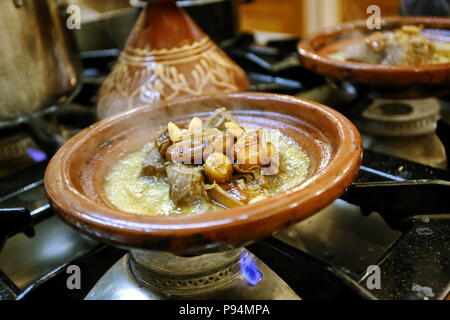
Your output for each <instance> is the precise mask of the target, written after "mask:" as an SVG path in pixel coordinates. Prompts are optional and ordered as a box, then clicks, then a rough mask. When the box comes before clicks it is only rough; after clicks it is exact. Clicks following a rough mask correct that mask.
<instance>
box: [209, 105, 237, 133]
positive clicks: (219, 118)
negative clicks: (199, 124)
mask: <svg viewBox="0 0 450 320" xmlns="http://www.w3.org/2000/svg"><path fill="white" fill-rule="evenodd" d="M230 121H234V120H233V117H232V116H231V114H230V113H229V112H228V110H227V108H220V109H216V110H214V112H212V113H211V114H210V115H209V117H208V119H207V120H206V122H205V127H206V128H216V129H219V130H225V129H226V128H225V123H227V122H230Z"/></svg>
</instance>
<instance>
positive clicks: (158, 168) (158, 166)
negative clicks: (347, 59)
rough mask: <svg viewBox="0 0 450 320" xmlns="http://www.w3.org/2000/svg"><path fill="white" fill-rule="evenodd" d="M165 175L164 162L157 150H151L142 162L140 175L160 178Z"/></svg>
mask: <svg viewBox="0 0 450 320" xmlns="http://www.w3.org/2000/svg"><path fill="white" fill-rule="evenodd" d="M165 173H166V160H165V159H164V158H163V157H162V156H161V154H160V153H159V151H158V149H157V148H156V147H155V148H152V149H151V150H150V152H149V153H148V154H147V156H146V157H145V159H144V160H143V161H142V169H141V175H143V176H162V175H164V174H165Z"/></svg>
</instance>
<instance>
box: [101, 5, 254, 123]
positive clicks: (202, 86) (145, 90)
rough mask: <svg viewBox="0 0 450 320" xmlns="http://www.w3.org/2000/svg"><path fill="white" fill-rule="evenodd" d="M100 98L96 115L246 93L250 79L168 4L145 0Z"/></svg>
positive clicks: (181, 10)
mask: <svg viewBox="0 0 450 320" xmlns="http://www.w3.org/2000/svg"><path fill="white" fill-rule="evenodd" d="M147 2H148V5H147V6H146V8H145V9H144V10H143V12H142V14H141V16H140V17H139V19H138V21H137V23H136V25H135V27H134V29H133V31H132V32H131V34H130V36H129V38H128V41H127V43H126V45H125V48H124V49H123V51H122V54H121V56H120V58H119V61H118V62H117V64H116V66H115V67H114V68H113V70H112V72H111V74H110V75H109V76H108V77H107V79H106V80H105V82H104V84H103V86H102V87H101V89H100V91H99V96H98V115H99V117H100V118H106V117H108V116H110V115H113V114H116V113H119V112H121V111H125V110H129V109H132V108H136V107H141V106H146V105H148V104H150V103H152V102H155V101H158V100H169V99H174V98H182V97H189V96H199V95H204V94H213V93H221V92H236V91H242V90H245V89H246V88H247V86H248V79H247V76H246V75H245V73H244V71H243V70H242V69H241V68H240V67H239V66H237V65H236V64H235V63H234V62H233V61H232V60H231V59H230V58H229V57H228V56H227V55H226V54H225V53H224V52H223V51H222V50H221V49H220V48H219V47H218V46H217V45H216V44H214V43H213V42H212V41H211V39H210V38H209V37H208V36H207V35H206V34H205V33H204V32H203V31H202V30H200V28H199V27H198V26H197V25H196V24H195V22H194V21H193V20H192V19H191V18H190V17H189V16H188V15H187V14H186V13H185V12H184V11H183V9H181V8H179V7H177V5H176V4H175V1H171V0H149V1H147Z"/></svg>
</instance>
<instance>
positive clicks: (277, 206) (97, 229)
mask: <svg viewBox="0 0 450 320" xmlns="http://www.w3.org/2000/svg"><path fill="white" fill-rule="evenodd" d="M210 98H221V99H224V98H233V99H242V101H246V100H247V101H250V100H253V99H257V100H261V99H263V100H271V101H274V102H279V103H280V104H283V103H286V108H287V107H291V105H292V103H294V104H296V105H298V106H302V105H303V106H304V107H305V109H307V108H309V109H313V110H314V112H318V113H321V114H322V115H324V116H325V117H326V118H327V119H328V120H329V121H330V123H333V124H334V125H335V129H336V130H337V132H338V135H339V143H338V144H339V148H338V149H337V150H335V151H334V153H333V154H332V158H331V160H330V161H329V163H328V164H327V166H325V167H324V168H323V169H321V170H319V172H317V173H316V174H314V175H313V176H312V177H310V178H309V179H307V180H306V181H304V182H303V183H302V184H300V185H299V186H297V187H295V188H293V189H291V190H288V191H286V192H283V193H281V194H278V195H276V196H274V197H271V198H268V199H265V200H262V201H259V202H257V203H254V204H251V205H246V206H244V207H239V208H234V209H229V210H221V211H217V212H211V213H206V214H201V215H190V216H145V215H137V214H131V213H126V212H123V211H120V210H117V209H114V208H111V207H106V206H103V205H100V204H97V203H96V202H95V201H93V200H91V199H89V198H88V197H86V196H85V195H83V194H82V193H81V192H80V191H79V190H78V189H77V187H76V186H75V185H74V182H73V181H72V180H71V178H70V174H69V169H70V168H69V167H68V162H69V160H70V157H71V155H72V154H74V153H76V152H77V151H78V149H79V148H80V147H81V146H82V145H83V143H84V142H85V141H87V140H88V139H90V138H91V137H93V136H95V135H96V134H97V133H98V132H99V131H100V130H101V129H102V128H105V127H111V126H114V125H115V124H117V123H120V121H121V120H124V119H126V118H129V117H132V116H133V115H135V114H139V113H142V112H145V111H147V110H148V107H142V108H137V109H133V110H130V111H127V112H124V113H121V114H118V115H116V116H113V117H110V118H107V119H105V120H102V121H100V122H98V123H96V124H94V125H92V126H90V127H89V128H86V129H85V130H83V131H82V132H80V133H79V134H77V135H76V136H75V137H73V138H72V139H71V140H69V141H68V142H67V143H66V144H65V145H64V146H63V147H61V149H60V150H59V151H58V152H57V153H56V155H55V156H54V157H53V158H52V159H51V161H50V163H49V165H48V167H47V170H46V172H45V188H46V192H47V195H48V197H49V199H50V202H51V204H52V205H53V207H54V208H55V209H56V210H57V211H58V212H59V213H60V215H61V217H62V218H63V219H64V220H65V221H66V222H68V223H69V224H70V225H72V226H74V227H76V228H78V229H79V230H81V231H83V232H85V233H87V234H88V235H90V236H92V237H94V238H97V239H99V240H101V241H105V242H109V243H112V244H115V245H120V246H125V247H139V248H147V249H151V248H153V244H154V243H156V242H158V241H164V240H165V239H176V240H177V241H181V243H182V242H183V241H189V239H190V238H191V237H194V238H195V237H200V238H202V237H206V239H208V240H204V239H203V238H202V239H203V240H204V241H206V243H205V244H204V247H205V248H206V247H208V243H209V246H210V247H211V248H213V247H221V248H222V249H223V248H225V247H227V248H231V247H236V246H239V245H243V244H248V243H250V242H252V241H254V240H257V239H260V238H263V237H265V236H269V235H270V234H272V233H273V232H275V231H278V230H279V229H280V228H278V229H274V230H272V229H271V228H270V227H268V228H266V229H268V230H266V229H264V230H251V231H250V232H248V234H239V235H236V234H234V233H233V229H234V228H236V227H244V226H245V225H247V224H251V223H252V222H258V223H259V222H264V223H267V225H268V226H270V225H271V221H275V220H274V218H275V217H276V218H277V223H275V225H280V222H279V220H278V219H280V217H281V216H283V218H282V223H283V226H284V227H287V226H288V225H290V224H292V223H294V222H297V221H300V220H302V219H304V218H306V217H308V216H310V215H311V214H313V213H315V212H317V211H318V210H320V209H322V208H324V207H326V206H327V205H329V204H330V203H331V202H333V201H334V200H335V199H336V198H338V197H339V196H340V195H341V194H342V193H344V192H345V190H346V188H347V187H348V186H349V185H350V184H351V182H352V181H353V179H354V178H355V176H356V173H357V172H358V169H359V166H360V163H361V158H362V146H361V137H360V135H359V132H358V130H357V129H356V128H355V126H354V125H353V124H352V123H351V122H350V121H349V120H348V119H347V118H345V117H344V116H343V115H341V114H340V113H338V112H337V111H335V110H334V109H331V108H329V107H326V106H324V105H321V104H319V103H316V102H312V101H309V100H305V99H300V98H295V97H291V96H284V95H277V94H263V93H247V92H246V93H237V94H220V95H211V96H201V97H194V98H189V99H180V100H183V101H189V102H192V103H195V102H201V101H205V100H208V99H210ZM172 103H173V101H171V102H169V103H168V104H172ZM164 107H165V104H162V105H161V106H160V107H159V108H164ZM242 110H245V108H243V109H242ZM147 112H148V111H147ZM306 204H308V210H306V211H302V210H300V211H299V210H295V209H298V208H299V206H306ZM283 213H284V215H283ZM199 241H200V242H201V240H199ZM194 242H195V241H194ZM168 250H170V249H168ZM174 250H175V249H174ZM174 250H172V251H174ZM175 251H176V250H175Z"/></svg>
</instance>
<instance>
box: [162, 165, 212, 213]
mask: <svg viewBox="0 0 450 320" xmlns="http://www.w3.org/2000/svg"><path fill="white" fill-rule="evenodd" d="M166 170H167V178H168V183H169V186H170V193H169V195H170V199H172V201H173V202H174V203H175V205H177V206H182V205H189V204H192V203H193V202H195V201H198V200H205V199H207V197H208V196H207V194H206V190H205V185H204V183H203V174H202V171H201V170H202V169H201V167H194V166H187V165H184V164H174V165H170V166H168V167H167V169H166Z"/></svg>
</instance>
